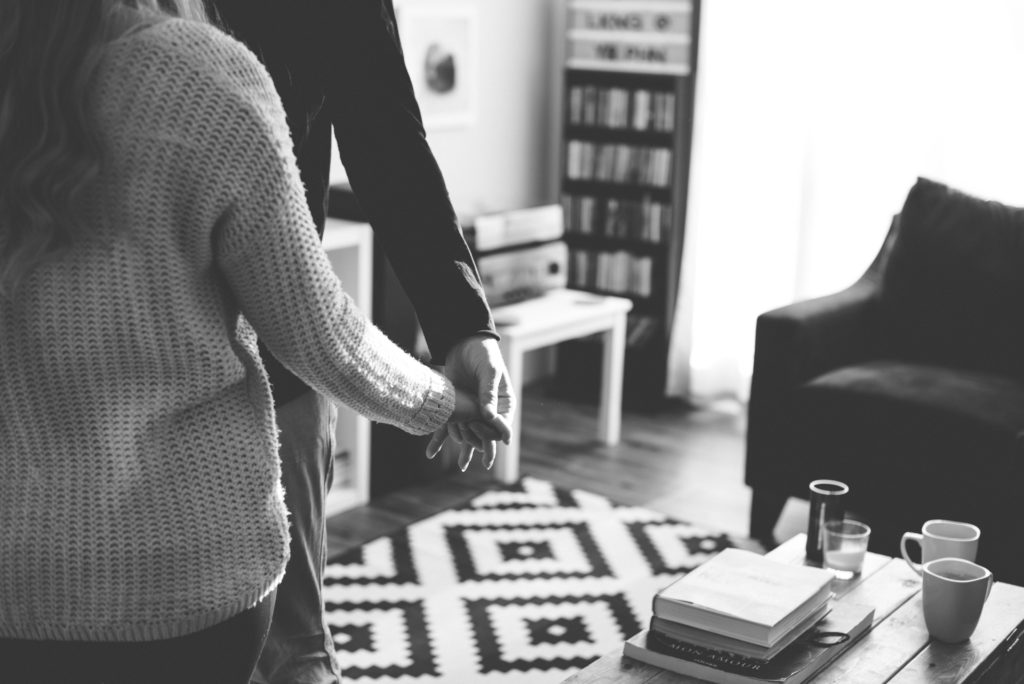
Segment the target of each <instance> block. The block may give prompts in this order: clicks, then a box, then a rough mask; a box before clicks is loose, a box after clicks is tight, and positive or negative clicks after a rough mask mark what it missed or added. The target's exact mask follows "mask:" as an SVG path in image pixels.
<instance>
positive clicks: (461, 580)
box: [324, 477, 733, 684]
mask: <svg viewBox="0 0 1024 684" xmlns="http://www.w3.org/2000/svg"><path fill="white" fill-rule="evenodd" d="M732 545H733V544H732V542H731V541H730V539H729V537H728V535H725V534H720V533H716V532H714V531H709V530H704V529H701V528H698V527H696V526H694V525H690V524H688V523H685V522H681V521H678V520H673V519H671V518H669V517H667V516H665V515H663V514H661V513H656V512H654V511H651V510H647V509H644V508H638V507H635V506H621V505H618V504H615V503H614V502H611V501H609V500H608V499H606V498H604V497H601V496H598V495H595V494H591V493H588V492H584V491H580V490H564V489H560V488H557V487H555V486H553V485H552V484H550V483H548V482H544V481H542V480H537V479H533V478H528V477H527V478H523V479H522V480H521V481H520V482H519V483H517V484H515V485H511V486H507V487H502V488H500V489H494V490H491V491H488V492H485V493H483V494H480V495H478V496H477V497H475V498H474V499H472V500H470V501H469V502H467V503H465V504H463V505H461V506H459V507H457V508H452V509H449V510H446V511H443V512H442V513H439V514H437V515H434V516H431V517H429V518H426V519H424V520H421V521H419V522H416V523H413V524H411V525H409V526H408V527H406V528H405V529H403V530H402V531H400V532H398V533H396V534H393V535H389V536H386V537H381V538H379V539H376V540H373V541H371V542H368V543H366V544H364V545H363V546H361V547H359V548H357V549H352V550H351V551H348V552H346V553H345V554H343V555H341V556H339V557H336V558H334V559H332V560H331V561H330V562H329V563H328V565H327V570H326V574H325V579H324V585H325V586H324V593H325V596H324V598H325V601H326V603H327V611H328V612H327V619H328V624H329V625H330V628H331V632H332V634H333V636H334V642H335V646H336V650H337V654H338V660H339V662H340V663H341V667H342V673H343V679H344V681H345V682H346V683H347V684H366V683H369V682H373V683H374V684H381V683H385V682H396V683H397V682H401V683H403V684H413V683H419V682H424V683H426V682H431V683H436V684H478V683H479V684H487V683H488V682H494V683H501V684H517V683H519V682H523V683H526V682H529V684H545V683H547V682H552V683H554V682H561V681H562V680H563V679H565V678H566V677H568V676H569V675H571V674H572V673H574V672H576V671H577V670H579V669H580V668H582V667H585V666H586V665H587V664H588V663H590V662H591V661H593V660H596V659H597V658H599V657H600V656H602V655H604V654H605V653H608V652H610V651H612V650H614V649H616V648H617V647H619V646H620V645H621V643H622V641H623V640H625V639H626V638H628V637H630V636H632V635H633V634H635V633H636V632H638V631H640V629H642V628H643V627H644V626H645V625H646V623H647V621H648V620H649V619H650V617H651V612H650V611H651V597H652V596H653V594H654V592H655V591H657V590H658V589H659V588H661V587H662V586H664V585H666V584H668V582H670V581H671V580H672V579H674V578H675V577H678V576H679V575H681V574H685V573H686V572H688V571H690V570H692V569H693V568H695V567H696V566H698V565H700V564H701V563H702V562H703V561H705V560H707V559H708V558H709V557H710V556H711V555H713V554H714V553H717V552H718V551H720V550H722V549H723V548H726V547H728V546H732Z"/></svg>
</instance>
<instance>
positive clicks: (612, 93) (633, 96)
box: [568, 84, 676, 133]
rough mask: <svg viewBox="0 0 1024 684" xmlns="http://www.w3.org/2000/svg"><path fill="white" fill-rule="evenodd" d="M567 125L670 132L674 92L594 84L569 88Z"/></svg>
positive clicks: (673, 123) (672, 126)
mask: <svg viewBox="0 0 1024 684" xmlns="http://www.w3.org/2000/svg"><path fill="white" fill-rule="evenodd" d="M568 113H569V124H570V125H573V126H603V127H605V128H628V129H632V130H634V131H660V132H666V133H669V132H671V131H672V130H673V129H674V128H675V116H676V96H675V93H672V92H666V91H658V90H649V89H647V88H634V89H630V88H621V87H616V86H611V87H609V86H598V85H593V84H588V85H574V86H570V87H569V112H568Z"/></svg>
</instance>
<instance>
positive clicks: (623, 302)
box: [494, 290, 633, 483]
mask: <svg viewBox="0 0 1024 684" xmlns="http://www.w3.org/2000/svg"><path fill="white" fill-rule="evenodd" d="M632 308H633V302H631V301H630V300H628V299H624V298H622V297H611V296H604V295H596V294H592V293H590V292H582V291H579V290H552V291H550V292H548V293H546V294H544V295H543V296H541V297H537V298H535V299H529V300H527V301H525V302H519V303H517V304H509V305H506V306H500V307H495V309H494V322H495V324H496V326H497V328H498V333H499V334H500V335H501V343H500V345H501V353H502V356H503V357H504V359H505V365H506V366H507V367H508V372H509V375H510V376H511V379H512V390H513V392H515V396H516V397H517V399H519V400H520V401H522V396H523V380H522V378H523V357H524V355H525V354H526V352H528V351H531V350H534V349H539V348H541V347H547V346H550V345H552V344H557V343H559V342H565V341H566V340H572V339H576V338H579V337H585V336H587V335H592V334H594V333H601V336H602V338H603V340H602V341H603V343H604V354H603V362H602V371H601V403H600V410H599V413H598V437H599V438H600V439H601V441H603V442H604V443H605V444H609V445H612V444H618V442H619V436H620V433H621V428H622V369H623V363H624V358H625V353H626V314H627V313H628V312H629V310H630V309H632ZM521 431H522V411H521V410H517V411H516V412H515V418H514V420H513V424H512V437H511V439H510V440H509V444H508V446H505V445H504V444H502V443H500V442H499V444H498V453H497V461H496V462H495V464H494V469H495V476H496V477H497V478H498V479H499V480H500V481H502V482H505V483H512V482H515V481H516V480H518V479H519V439H520V436H521Z"/></svg>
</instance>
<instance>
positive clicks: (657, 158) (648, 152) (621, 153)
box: [566, 140, 672, 188]
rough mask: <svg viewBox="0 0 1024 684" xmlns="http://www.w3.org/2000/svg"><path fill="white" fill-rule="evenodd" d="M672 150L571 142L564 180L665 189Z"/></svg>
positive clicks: (669, 174) (668, 179)
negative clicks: (565, 178)
mask: <svg viewBox="0 0 1024 684" xmlns="http://www.w3.org/2000/svg"><path fill="white" fill-rule="evenodd" d="M671 172H672V150H670V149H669V148H667V147H649V146H646V145H627V144H624V143H598V142H591V141H589V140H570V141H568V142H567V143H566V176H567V177H568V178H569V179H570V180H596V181H605V182H610V183H629V184H637V185H650V186H653V187H658V188H667V187H668V185H669V181H670V179H671V175H672V174H671Z"/></svg>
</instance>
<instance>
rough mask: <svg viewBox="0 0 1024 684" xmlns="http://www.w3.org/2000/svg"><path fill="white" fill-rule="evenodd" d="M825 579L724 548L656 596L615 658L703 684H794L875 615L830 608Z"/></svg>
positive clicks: (819, 572) (867, 609) (824, 573)
mask: <svg viewBox="0 0 1024 684" xmlns="http://www.w3.org/2000/svg"><path fill="white" fill-rule="evenodd" d="M831 581H832V573H831V572H829V571H828V570H823V569H822V568H815V567H810V566H805V565H793V564H789V563H783V562H781V561H778V560H774V559H771V558H769V557H766V556H762V555H760V554H756V553H753V552H751V551H744V550H740V549H726V550H724V551H722V552H721V553H719V554H718V555H716V556H715V557H713V558H712V559H710V560H709V561H707V562H706V563H704V564H703V565H701V566H699V567H698V568H697V569H695V570H693V571H692V572H690V573H689V574H687V575H683V576H682V577H680V578H678V579H676V580H675V581H673V582H672V583H671V584H669V585H668V586H667V587H665V588H664V589H662V590H661V591H659V592H657V593H656V594H655V596H654V597H653V601H652V612H653V616H652V618H651V622H650V625H649V627H648V628H647V629H645V630H643V631H641V632H640V633H639V634H637V635H635V636H633V637H632V638H630V639H629V640H627V641H626V643H625V645H624V647H623V654H624V655H626V656H629V657H631V658H634V659H636V660H640V661H642V662H646V663H649V664H651V665H655V666H656V667H660V668H663V669H666V670H671V671H673V672H678V673H680V674H684V675H689V676H692V677H697V678H699V679H704V680H707V681H710V682H723V683H726V684H750V683H755V682H784V683H785V684H798V683H799V682H803V681H805V680H807V679H809V678H810V677H812V676H814V675H815V674H816V673H817V672H819V671H820V670H821V669H822V668H823V667H825V666H826V665H827V664H828V663H830V662H832V661H833V660H835V659H836V658H838V657H839V655H840V654H841V653H842V652H843V651H845V650H846V649H847V648H849V646H850V645H851V644H852V643H853V642H854V641H855V640H856V639H857V638H858V637H859V636H861V635H862V634H863V633H864V632H865V631H866V630H867V629H868V627H869V626H870V625H871V621H872V619H873V617H874V608H872V607H871V606H864V605H861V604H859V603H855V602H849V601H836V600H834V597H833V596H832V591H831Z"/></svg>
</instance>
